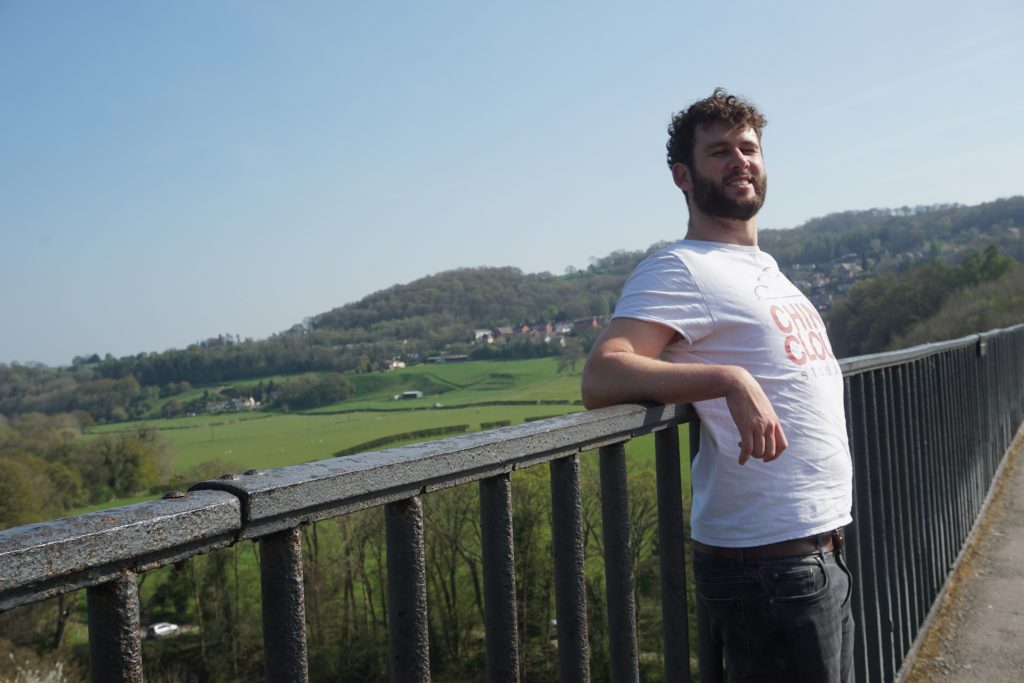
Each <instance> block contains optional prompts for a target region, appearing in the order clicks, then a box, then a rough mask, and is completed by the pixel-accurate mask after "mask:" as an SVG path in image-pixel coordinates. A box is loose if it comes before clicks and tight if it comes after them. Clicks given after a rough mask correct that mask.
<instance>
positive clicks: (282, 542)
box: [259, 527, 309, 683]
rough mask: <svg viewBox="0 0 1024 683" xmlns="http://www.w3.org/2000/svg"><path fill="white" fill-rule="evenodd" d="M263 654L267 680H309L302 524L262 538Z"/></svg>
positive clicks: (272, 682) (272, 681)
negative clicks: (299, 526) (300, 531)
mask: <svg viewBox="0 0 1024 683" xmlns="http://www.w3.org/2000/svg"><path fill="white" fill-rule="evenodd" d="M259 542H260V592H261V595H262V599H263V607H262V609H263V658H264V670H265V672H266V677H267V681H268V682H270V683H277V681H307V680H309V666H308V664H307V661H306V606H305V595H304V593H303V587H302V542H301V540H300V538H299V529H298V527H296V528H294V529H286V530H285V531H279V532H277V533H274V534H270V535H268V536H264V537H263V538H261V539H260V541H259Z"/></svg>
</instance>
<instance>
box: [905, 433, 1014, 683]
mask: <svg viewBox="0 0 1024 683" xmlns="http://www.w3.org/2000/svg"><path fill="white" fill-rule="evenodd" d="M1022 451H1024V429H1022V430H1021V431H1019V432H1018V433H1017V438H1016V440H1015V441H1014V445H1013V447H1012V448H1011V453H1010V456H1009V458H1008V460H1007V463H1006V467H1005V469H1004V471H1003V475H1002V477H1001V478H1000V481H999V483H998V484H997V487H998V488H997V489H996V492H995V495H994V496H993V498H992V502H991V503H990V505H989V508H988V511H987V512H986V514H985V517H984V519H983V520H982V522H981V525H980V527H979V529H978V533H977V534H976V536H975V538H974V542H973V543H972V544H971V546H970V547H969V548H968V550H967V552H966V554H965V555H964V559H963V561H962V562H961V564H960V567H959V568H958V570H957V572H956V575H955V576H954V578H953V582H952V584H951V587H950V589H949V591H948V592H947V594H946V596H945V599H944V600H943V602H942V605H941V607H940V608H939V612H938V615H937V616H936V618H935V620H934V621H933V622H932V626H931V628H930V629H929V632H928V634H927V636H926V637H925V640H924V642H923V643H922V645H921V648H920V650H919V651H918V656H917V659H916V660H915V662H914V666H913V668H912V669H911V670H910V673H909V675H908V677H907V678H906V681H908V683H931V682H932V681H938V682H940V683H961V682H963V683H968V682H972V683H973V682H975V681H977V682H983V683H1002V682H1003V681H1006V682H1008V683H1009V682H1012V683H1020V682H1021V681H1024V457H1021V453H1022Z"/></svg>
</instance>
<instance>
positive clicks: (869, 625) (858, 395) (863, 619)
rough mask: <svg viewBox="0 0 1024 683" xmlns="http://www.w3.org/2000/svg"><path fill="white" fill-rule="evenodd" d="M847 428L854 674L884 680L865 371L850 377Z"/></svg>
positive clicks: (862, 680)
mask: <svg viewBox="0 0 1024 683" xmlns="http://www.w3.org/2000/svg"><path fill="white" fill-rule="evenodd" d="M847 382H848V384H847V410H848V417H847V420H848V424H847V431H848V432H849V438H850V452H851V455H852V458H853V482H854V488H853V524H852V525H851V526H850V535H849V540H850V544H849V550H850V552H849V559H850V561H851V570H852V572H853V576H854V581H855V582H856V590H855V591H854V593H853V605H852V607H853V616H854V619H855V620H856V622H857V628H858V631H859V633H858V636H857V637H856V638H855V639H854V643H853V647H854V650H853V652H854V675H855V678H856V680H857V681H858V683H866V681H878V680H881V675H882V674H881V662H882V657H881V644H880V639H881V635H880V633H881V619H880V617H879V610H878V604H879V598H878V573H877V571H876V570H875V552H874V543H873V541H872V537H873V529H874V520H873V519H872V517H873V514H874V513H873V504H872V503H873V499H872V495H871V486H870V484H869V482H870V481H871V473H870V472H871V459H872V457H873V454H872V453H871V451H870V449H869V448H868V433H867V429H868V427H867V424H868V418H867V411H868V406H867V404H866V400H865V388H864V384H865V375H863V374H860V375H855V376H853V377H851V378H848V380H847Z"/></svg>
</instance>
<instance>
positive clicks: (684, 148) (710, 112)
mask: <svg viewBox="0 0 1024 683" xmlns="http://www.w3.org/2000/svg"><path fill="white" fill-rule="evenodd" d="M712 123H725V124H727V125H729V126H732V127H735V128H752V129H753V130H754V132H755V133H757V139H758V140H760V139H761V130H762V129H763V128H764V127H765V125H766V124H767V123H768V119H766V118H765V117H764V115H763V114H762V113H761V112H760V111H759V110H758V109H757V107H755V106H754V105H753V104H751V103H750V102H747V101H746V100H744V99H742V98H740V97H737V96H736V95H730V94H729V93H728V92H726V90H725V88H715V92H713V93H711V97H708V98H706V99H703V100H697V101H696V102H694V103H693V104H691V105H690V107H689V109H684V110H682V111H680V112H678V113H676V114H675V115H673V116H672V123H670V124H668V142H667V143H665V149H666V150H667V151H668V154H667V160H668V166H669V168H672V166H673V165H674V164H685V165H686V166H691V165H693V138H694V135H695V131H696V129H697V126H707V125H709V124H712Z"/></svg>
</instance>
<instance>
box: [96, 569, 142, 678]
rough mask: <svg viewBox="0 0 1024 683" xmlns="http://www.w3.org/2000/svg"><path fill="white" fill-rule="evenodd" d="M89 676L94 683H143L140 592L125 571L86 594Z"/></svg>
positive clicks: (131, 576)
mask: <svg viewBox="0 0 1024 683" xmlns="http://www.w3.org/2000/svg"><path fill="white" fill-rule="evenodd" d="M86 595H87V602H88V605H89V608H88V609H89V673H90V678H91V680H92V682H93V683H142V641H141V640H140V638H139V589H138V586H137V585H136V583H135V574H133V573H131V572H125V573H123V574H121V576H119V577H117V578H116V579H114V580H113V581H111V582H109V583H103V584H100V585H98V586H93V587H92V588H89V589H88V590H87V591H86Z"/></svg>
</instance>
